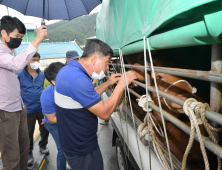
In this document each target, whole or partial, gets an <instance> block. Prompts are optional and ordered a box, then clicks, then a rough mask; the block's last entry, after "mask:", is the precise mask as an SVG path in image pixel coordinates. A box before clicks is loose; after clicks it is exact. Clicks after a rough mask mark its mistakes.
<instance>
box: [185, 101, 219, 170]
mask: <svg viewBox="0 0 222 170" xmlns="http://www.w3.org/2000/svg"><path fill="white" fill-rule="evenodd" d="M207 107H209V105H208V104H207V103H204V104H203V103H201V102H198V101H197V100H196V99H194V98H189V99H187V100H186V101H185V103H184V105H183V110H184V112H185V114H186V115H187V116H188V117H189V119H190V124H191V125H190V126H191V132H190V139H189V142H188V145H187V148H186V151H185V153H184V156H183V160H182V170H184V169H185V167H186V162H187V157H188V154H189V152H190V150H191V147H192V145H193V141H194V134H195V132H196V133H197V137H198V139H199V142H200V148H201V152H202V155H203V158H204V164H205V169H206V170H209V169H210V168H209V161H208V158H207V154H206V150H205V146H204V143H203V139H202V135H201V132H200V129H199V124H203V125H204V127H205V129H206V131H207V132H208V134H209V137H210V139H211V140H212V141H213V142H214V143H216V144H217V143H218V142H217V140H216V138H215V136H214V135H213V133H212V131H221V128H220V129H216V128H214V127H212V126H211V125H210V124H209V123H207V121H206V118H205V109H206V108H207ZM199 109H200V114H199ZM217 160H218V170H220V169H221V160H220V158H219V157H217Z"/></svg>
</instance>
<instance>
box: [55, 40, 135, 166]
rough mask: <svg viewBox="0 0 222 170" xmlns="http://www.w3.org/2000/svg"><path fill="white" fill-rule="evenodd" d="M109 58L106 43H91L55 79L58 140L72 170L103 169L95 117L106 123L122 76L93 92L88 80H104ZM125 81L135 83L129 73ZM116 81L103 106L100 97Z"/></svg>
mask: <svg viewBox="0 0 222 170" xmlns="http://www.w3.org/2000/svg"><path fill="white" fill-rule="evenodd" d="M112 56H113V51H112V49H111V48H110V47H109V46H108V45H107V44H106V43H104V42H102V41H100V40H91V41H89V42H88V43H87V44H86V46H85V50H84V53H83V55H82V57H81V58H80V60H79V61H78V62H77V61H74V60H70V63H69V65H67V66H65V67H63V68H62V69H61V70H60V71H59V73H58V75H57V78H56V90H55V103H56V115H57V125H58V132H59V140H60V145H61V148H62V150H63V151H64V153H65V157H66V160H67V161H68V163H69V165H70V166H71V168H72V169H75V170H102V169H103V159H102V155H101V152H100V149H99V145H98V141H97V135H96V132H97V126H98V118H97V117H99V118H101V119H103V120H107V119H109V117H110V116H111V114H112V113H113V111H114V109H115V108H116V106H117V104H118V102H119V100H120V98H121V95H122V93H123V91H124V88H125V87H124V81H123V77H122V76H121V74H113V75H111V77H110V79H109V80H108V81H107V82H105V83H103V84H102V85H101V86H99V87H97V88H95V89H94V87H93V84H92V82H91V76H92V78H93V79H102V78H104V76H105V74H104V72H105V71H106V70H107V69H109V66H108V63H109V60H110V58H111V57H112ZM120 76H121V77H120ZM126 77H127V83H128V84H130V83H131V81H132V80H133V79H136V75H135V73H134V72H132V71H129V72H127V73H126ZM117 81H119V82H118V84H117V86H116V88H115V89H114V91H113V94H112V95H111V97H110V98H109V99H107V100H106V101H105V102H103V101H102V100H101V97H100V95H101V94H102V93H103V92H104V91H105V90H106V89H107V88H108V87H109V86H110V85H113V84H114V83H116V82H117Z"/></svg>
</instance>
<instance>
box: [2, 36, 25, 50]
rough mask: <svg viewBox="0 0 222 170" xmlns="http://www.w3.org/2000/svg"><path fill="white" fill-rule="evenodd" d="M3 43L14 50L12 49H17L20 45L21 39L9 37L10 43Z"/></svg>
mask: <svg viewBox="0 0 222 170" xmlns="http://www.w3.org/2000/svg"><path fill="white" fill-rule="evenodd" d="M5 43H6V44H7V45H8V47H9V48H11V49H14V48H18V47H19V46H20V45H21V43H22V39H21V38H12V37H10V41H9V42H6V41H5Z"/></svg>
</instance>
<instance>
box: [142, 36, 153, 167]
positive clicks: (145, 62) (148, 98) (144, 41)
mask: <svg viewBox="0 0 222 170" xmlns="http://www.w3.org/2000/svg"><path fill="white" fill-rule="evenodd" d="M143 46H144V48H143V49H144V67H145V68H146V67H147V60H146V37H145V36H144V37H143ZM144 71H145V82H146V96H147V97H146V96H145V97H146V99H147V100H146V109H145V111H146V112H147V113H146V117H147V122H148V124H147V128H148V129H150V121H149V118H150V116H148V115H150V113H149V112H150V111H149V110H150V109H149V104H148V101H152V99H151V97H150V96H149V92H148V88H147V87H148V76H147V71H146V70H144ZM149 85H150V84H149ZM143 108H144V107H143ZM151 110H152V109H151ZM148 138H149V135H148ZM148 143H149V163H150V164H149V165H150V170H151V169H152V166H151V162H152V161H151V148H150V140H149V142H148Z"/></svg>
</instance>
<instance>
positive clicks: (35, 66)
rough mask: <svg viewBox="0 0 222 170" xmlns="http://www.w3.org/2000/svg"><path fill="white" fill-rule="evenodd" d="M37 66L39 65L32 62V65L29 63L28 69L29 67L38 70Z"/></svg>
mask: <svg viewBox="0 0 222 170" xmlns="http://www.w3.org/2000/svg"><path fill="white" fill-rule="evenodd" d="M39 66H40V63H39V62H37V61H36V62H34V63H30V67H31V69H33V70H37V69H38V68H39Z"/></svg>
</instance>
